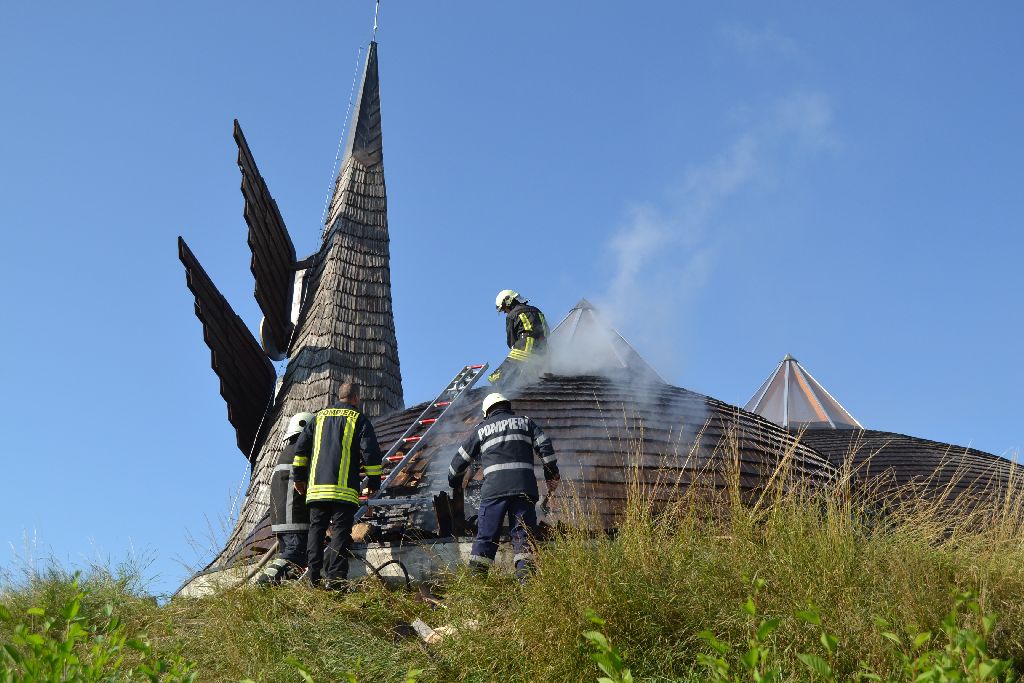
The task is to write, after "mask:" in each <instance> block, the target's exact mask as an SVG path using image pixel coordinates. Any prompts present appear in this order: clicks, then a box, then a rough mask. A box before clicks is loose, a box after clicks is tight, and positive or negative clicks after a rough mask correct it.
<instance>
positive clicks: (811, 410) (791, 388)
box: [743, 353, 863, 429]
mask: <svg viewBox="0 0 1024 683" xmlns="http://www.w3.org/2000/svg"><path fill="white" fill-rule="evenodd" d="M743 408H744V410H748V411H750V412H752V413H757V414H758V415H760V416H761V417H763V418H766V419H768V420H771V421H772V422H774V423H775V424H778V425H782V426H783V427H786V428H788V429H863V427H862V426H861V424H860V422H858V421H857V420H856V418H854V417H853V415H851V414H850V413H849V412H848V411H847V410H846V408H844V407H843V406H841V405H840V404H839V401H837V400H835V399H834V398H832V395H831V394H830V393H828V392H827V391H825V387H823V386H821V384H819V383H818V381H817V380H816V379H814V377H812V376H811V373H809V372H807V370H805V369H804V368H803V366H802V365H800V363H798V362H797V360H796V358H793V356H791V355H789V354H788V353H787V354H786V357H785V358H783V359H782V362H781V363H779V366H778V367H777V368H775V372H773V373H772V374H771V376H769V377H768V379H766V380H765V381H764V384H762V385H761V388H760V389H758V390H757V393H755V394H754V396H753V397H752V398H751V399H750V400H749V401H748V402H747V405H745V406H744V407H743Z"/></svg>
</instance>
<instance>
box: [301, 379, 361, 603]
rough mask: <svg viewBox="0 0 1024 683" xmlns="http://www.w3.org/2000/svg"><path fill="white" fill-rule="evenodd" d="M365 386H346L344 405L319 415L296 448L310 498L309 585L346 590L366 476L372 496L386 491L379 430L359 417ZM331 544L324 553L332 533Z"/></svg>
mask: <svg viewBox="0 0 1024 683" xmlns="http://www.w3.org/2000/svg"><path fill="white" fill-rule="evenodd" d="M359 391H360V390H359V385H358V384H356V383H355V382H345V383H343V384H342V385H341V387H340V388H339V389H338V401H337V402H336V403H334V404H332V405H331V406H330V407H329V408H325V409H324V410H321V411H319V412H318V413H317V414H316V417H315V418H314V419H313V421H312V422H310V423H309V424H308V425H306V428H305V429H304V430H303V431H302V434H300V435H299V439H298V441H297V442H296V444H295V469H294V477H295V487H296V490H297V491H298V492H299V493H304V494H305V495H306V505H307V506H308V508H309V543H308V545H307V551H306V560H307V564H308V565H309V581H310V582H311V583H312V584H313V585H314V586H318V585H321V583H320V582H321V579H323V586H324V587H325V588H328V589H342V588H344V586H345V580H346V578H347V577H348V560H349V547H350V546H351V545H352V520H353V518H354V517H355V514H356V511H357V510H358V509H359V505H360V500H359V490H360V482H361V480H362V475H361V474H360V467H362V469H363V471H365V473H366V475H367V477H368V479H369V488H370V491H371V492H373V491H376V490H377V489H378V488H380V475H381V453H380V446H379V445H378V444H377V436H376V434H374V431H373V425H371V424H370V420H369V419H367V417H366V416H365V415H363V414H362V413H361V412H359V409H358V408H357V406H358V405H359V400H360V397H359ZM328 527H330V530H331V541H330V545H329V546H328V547H327V549H326V552H325V550H324V540H325V537H326V534H327V529H328Z"/></svg>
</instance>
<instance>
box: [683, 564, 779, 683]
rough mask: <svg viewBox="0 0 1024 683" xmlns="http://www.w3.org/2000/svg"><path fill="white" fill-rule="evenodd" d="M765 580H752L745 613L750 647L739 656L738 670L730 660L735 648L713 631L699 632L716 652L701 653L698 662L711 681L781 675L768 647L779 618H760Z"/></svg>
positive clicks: (761, 680)
mask: <svg viewBox="0 0 1024 683" xmlns="http://www.w3.org/2000/svg"><path fill="white" fill-rule="evenodd" d="M764 586H765V581H764V579H760V578H758V579H755V580H754V581H753V582H752V588H753V591H752V594H751V595H748V596H747V599H746V600H745V601H744V602H743V607H742V610H743V613H744V614H745V615H746V618H747V620H748V621H749V622H750V635H749V638H748V639H747V648H746V650H744V651H742V652H741V653H740V655H739V657H738V660H739V661H738V663H739V669H738V670H737V669H734V668H733V666H732V664H731V663H730V661H729V660H730V655H731V654H732V652H733V649H734V648H733V647H732V646H731V645H729V644H727V643H724V642H722V641H720V640H719V639H718V638H716V637H715V635H714V634H713V633H712V632H711V631H701V632H700V633H698V634H697V636H698V637H699V638H701V639H702V640H703V641H704V642H705V643H707V645H708V646H709V647H710V648H711V649H712V651H713V652H714V654H707V653H699V654H698V655H697V663H698V664H699V665H701V666H702V667H704V668H705V669H707V671H708V674H709V675H710V679H709V680H712V681H744V680H750V681H755V683H769V682H770V681H778V680H780V678H781V675H782V674H781V671H780V669H779V668H778V667H777V666H775V665H773V664H772V662H771V655H772V650H771V648H770V646H769V639H770V638H771V635H772V634H773V633H774V632H775V631H776V630H777V629H778V628H779V624H781V623H782V622H781V620H780V619H761V620H758V609H757V602H756V600H755V599H756V597H757V595H758V594H759V593H760V592H761V590H762V589H764Z"/></svg>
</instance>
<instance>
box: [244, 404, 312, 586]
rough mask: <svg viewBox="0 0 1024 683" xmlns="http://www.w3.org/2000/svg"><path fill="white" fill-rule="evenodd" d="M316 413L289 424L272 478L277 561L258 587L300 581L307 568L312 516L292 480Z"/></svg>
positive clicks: (294, 418)
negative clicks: (306, 431) (304, 437)
mask: <svg viewBox="0 0 1024 683" xmlns="http://www.w3.org/2000/svg"><path fill="white" fill-rule="evenodd" d="M312 420H313V413H296V414H295V415H292V417H291V419H290V420H288V427H287V428H286V429H285V432H284V448H282V449H281V455H280V457H278V459H277V466H276V467H275V468H274V472H273V474H271V475H270V530H271V531H273V532H274V533H275V534H277V548H278V550H277V557H275V558H274V559H273V560H271V561H270V564H268V565H267V566H266V568H265V569H264V570H263V572H262V573H261V574H260V576H259V578H258V579H257V580H256V583H257V584H258V585H261V586H273V585H277V584H279V583H281V581H283V580H286V579H297V578H299V575H300V574H301V573H302V570H303V569H305V567H306V545H307V537H308V535H309V512H308V511H307V510H306V497H305V496H304V495H302V494H301V493H299V491H298V490H296V487H295V479H294V478H293V477H292V468H293V460H294V459H295V442H296V441H297V440H298V438H299V434H301V433H302V430H303V429H305V427H306V425H307V424H309V423H310V422H312Z"/></svg>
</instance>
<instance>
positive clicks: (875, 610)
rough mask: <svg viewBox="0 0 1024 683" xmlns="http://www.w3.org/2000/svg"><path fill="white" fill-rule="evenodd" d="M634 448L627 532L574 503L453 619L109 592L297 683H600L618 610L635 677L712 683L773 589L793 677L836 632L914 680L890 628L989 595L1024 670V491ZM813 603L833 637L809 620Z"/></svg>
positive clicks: (170, 646)
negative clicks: (412, 673) (745, 470)
mask: <svg viewBox="0 0 1024 683" xmlns="http://www.w3.org/2000/svg"><path fill="white" fill-rule="evenodd" d="M636 437H637V438H635V439H634V440H633V441H632V442H630V443H629V444H628V449H629V452H630V458H629V462H628V463H627V467H628V468H629V470H630V472H631V476H630V477H629V478H628V479H629V482H628V484H627V486H628V498H627V503H626V506H625V509H624V510H623V512H622V514H621V516H620V518H619V520H618V525H617V531H616V533H615V534H613V535H608V534H605V533H603V532H601V531H600V527H601V523H600V521H599V520H601V516H600V515H599V514H598V511H596V510H591V509H587V507H586V505H584V504H583V503H582V502H581V497H575V498H573V497H572V496H570V497H569V501H568V502H566V503H565V504H566V505H568V506H570V508H571V509H570V510H566V515H565V517H566V518H571V519H573V520H575V522H576V523H575V524H574V525H573V526H571V527H565V528H561V529H559V530H558V532H557V534H556V538H555V539H554V540H552V541H551V542H549V543H545V544H543V545H542V546H541V547H540V549H539V556H538V569H537V574H536V576H535V577H534V578H533V579H532V580H531V581H530V582H529V583H528V584H527V585H526V586H524V587H520V586H519V585H518V584H516V583H515V582H514V581H513V580H512V579H511V578H510V577H508V576H505V575H502V574H492V575H491V576H490V577H487V578H486V579H480V578H478V577H474V576H472V575H470V574H468V573H466V572H457V573H455V574H453V575H450V576H447V577H444V578H443V579H442V580H440V581H439V582H438V584H437V585H436V586H435V590H436V591H437V592H439V593H442V594H443V596H444V607H441V608H432V607H430V606H429V605H427V604H425V603H423V602H420V601H418V600H416V599H415V598H414V596H412V595H410V594H407V593H400V592H390V591H387V590H385V589H384V588H382V587H380V586H377V585H375V584H373V583H372V582H367V583H366V584H364V589H363V590H361V591H359V592H357V593H355V594H351V595H333V594H325V593H322V592H314V591H309V590H304V589H302V588H299V587H294V586H293V587H284V588H281V589H275V590H260V589H255V588H241V589H234V590H228V591H225V592H223V593H221V594H219V595H217V596H214V597H210V598H205V599H200V600H184V599H175V600H172V601H170V603H168V604H167V605H165V606H163V607H157V606H156V605H155V604H153V603H152V602H151V601H147V600H144V599H141V598H140V597H139V595H138V592H139V591H138V589H137V586H134V585H130V584H129V583H123V585H124V590H122V591H120V592H119V591H118V590H117V589H116V586H117V585H118V584H117V582H116V581H115V582H113V583H110V582H109V581H106V582H105V581H99V582H97V583H96V585H97V586H98V589H99V591H100V592H101V593H102V595H103V596H104V597H105V599H107V598H109V599H112V601H114V602H117V603H118V604H119V605H120V609H125V610H128V611H129V612H130V614H129V618H128V619H126V621H127V622H129V623H130V624H131V625H132V627H133V628H134V629H135V630H136V631H137V632H139V633H145V634H146V635H147V636H148V638H149V640H150V642H152V643H153V645H154V647H155V648H156V649H158V650H160V651H165V652H169V653H174V654H176V655H180V656H182V657H184V658H185V659H187V660H189V661H193V662H195V663H196V665H197V666H198V670H199V671H200V680H207V681H238V680H240V679H243V678H251V679H254V680H258V681H288V680H296V681H298V680H301V679H300V677H299V674H298V672H297V669H296V668H295V665H294V664H293V663H292V662H301V663H302V665H303V666H304V667H306V668H307V669H308V670H309V672H310V675H311V676H312V677H313V679H314V680H315V681H318V682H323V681H335V680H347V679H346V676H347V675H348V672H353V673H355V674H356V675H357V676H358V677H359V680H378V681H401V680H404V676H405V673H406V672H407V671H408V670H409V669H423V670H424V673H423V674H422V676H421V678H420V680H423V681H481V682H482V681H545V682H548V681H573V682H575V681H587V680H595V679H596V678H597V671H596V668H595V666H594V663H593V662H592V661H591V659H590V657H589V648H588V645H587V643H586V641H585V640H584V639H583V638H582V637H581V634H582V632H583V631H585V630H588V629H590V628H591V627H592V624H591V623H590V622H589V621H588V618H587V613H588V610H594V611H595V612H597V613H598V614H600V615H601V616H602V617H603V619H604V620H605V627H604V628H605V631H606V633H607V635H608V636H609V637H610V638H611V640H612V642H613V643H614V644H615V646H616V647H617V648H618V649H619V650H620V651H622V652H623V653H624V654H625V656H626V664H627V665H628V666H629V667H630V669H631V670H632V672H633V675H634V677H635V679H636V680H646V681H673V680H674V681H678V680H694V681H696V680H704V679H705V671H704V670H703V669H702V668H701V667H700V666H699V664H698V655H700V654H706V653H708V652H709V649H708V644H707V642H706V640H705V639H702V638H701V637H699V635H698V634H699V633H701V632H702V631H710V632H712V633H713V634H714V635H715V636H716V637H717V638H718V639H719V640H721V641H723V642H725V643H729V644H731V645H734V646H736V647H737V648H738V649H742V648H745V647H746V646H747V642H748V638H749V636H750V618H749V616H748V615H746V614H745V613H744V612H743V611H742V610H741V609H740V605H741V604H742V603H743V602H744V601H745V599H746V598H747V596H748V595H750V594H751V584H752V581H754V580H755V579H761V580H763V581H764V582H765V587H764V589H763V590H761V591H760V592H759V594H758V595H757V597H756V601H757V610H758V613H759V615H763V617H764V618H778V619H780V620H781V621H780V624H779V626H778V629H777V630H776V631H775V632H774V633H772V634H771V636H770V637H769V638H768V641H767V644H766V647H767V648H769V649H770V651H771V657H772V658H773V661H774V662H777V664H778V665H779V666H780V667H781V668H782V670H783V672H784V679H785V680H811V677H810V673H809V672H808V669H807V668H806V667H805V666H804V665H802V664H801V663H800V662H799V660H798V658H797V655H798V654H800V653H808V652H819V653H820V652H821V645H820V643H819V637H820V633H821V630H822V629H824V630H826V631H827V632H828V633H830V634H833V635H835V636H836V638H837V639H838V643H839V645H838V649H837V652H836V654H835V656H834V658H832V660H831V662H832V666H833V668H834V669H835V670H836V672H837V674H838V679H839V680H843V679H848V678H852V676H853V675H854V674H855V673H856V672H857V671H858V670H860V669H861V668H862V667H863V666H867V667H869V668H871V669H872V670H874V671H875V672H877V673H879V674H880V675H881V676H882V677H883V678H884V679H888V680H902V678H901V675H900V668H899V663H898V661H897V658H896V655H895V654H894V650H893V647H892V646H891V644H889V643H888V641H886V639H885V638H883V637H882V635H881V631H882V629H881V628H880V627H879V626H878V625H877V619H879V618H880V619H884V620H885V621H886V622H888V623H889V624H891V625H892V626H891V627H890V628H891V629H892V630H894V631H896V632H898V633H902V632H904V631H906V632H912V633H917V632H920V631H924V630H931V631H933V632H935V633H938V631H939V625H940V622H941V620H942V618H943V616H944V615H946V614H947V613H948V612H949V610H950V607H951V604H952V598H951V595H952V593H953V591H954V590H958V591H972V592H974V593H976V594H977V596H978V599H979V602H980V604H981V607H982V610H983V611H984V612H988V613H994V614H996V615H997V616H998V622H997V626H996V628H995V630H994V632H993V634H992V637H991V638H990V646H991V651H992V654H993V655H994V656H997V657H1002V658H1008V659H1012V660H1013V661H1014V662H1015V666H1016V668H1017V670H1018V671H1020V670H1024V536H1022V532H1024V499H1022V497H1021V494H1020V491H1021V489H1022V487H1021V486H1020V485H1019V484H1020V482H1018V481H1011V482H1010V485H1009V486H1006V487H1005V488H1004V489H1002V490H1001V491H995V490H992V491H988V495H987V496H981V497H975V498H971V499H967V498H962V499H957V498H956V497H955V495H954V490H953V489H949V490H947V491H946V492H945V494H944V493H943V492H942V491H941V490H937V487H936V486H934V485H932V486H929V485H928V483H927V482H919V483H916V484H914V485H908V486H906V487H903V488H900V489H897V490H889V489H886V488H884V487H881V486H877V485H876V486H871V485H864V484H862V483H860V481H859V479H858V477H857V476H856V475H857V474H858V473H857V471H856V470H855V468H854V467H853V466H852V465H848V466H847V467H845V468H843V470H842V471H840V472H839V473H838V474H836V475H835V476H832V477H830V478H827V479H820V478H819V479H815V480H808V479H801V478H800V477H798V476H796V474H795V472H796V469H795V467H794V466H793V463H794V460H795V457H794V450H793V449H790V450H788V451H784V452H782V453H779V454H777V455H778V457H777V458H776V459H775V462H774V463H773V464H771V465H770V466H767V467H768V469H767V470H766V471H765V472H764V475H765V476H764V477H763V481H765V482H766V484H765V485H764V486H763V487H761V488H760V489H758V490H757V491H753V492H751V491H749V490H746V489H744V487H743V486H742V485H741V484H742V483H743V482H742V481H741V478H740V476H739V467H738V463H739V458H740V448H739V438H738V437H735V436H733V437H732V438H728V439H726V440H724V441H723V443H722V444H721V445H720V448H719V449H718V451H717V452H716V453H715V454H714V455H713V456H712V457H710V458H708V457H703V456H700V455H699V454H698V453H696V452H695V451H693V452H684V453H681V454H676V453H671V454H665V456H664V459H665V467H664V468H663V470H661V476H660V478H657V479H656V481H654V482H653V483H651V479H652V478H651V477H650V476H649V475H650V473H649V472H647V473H642V472H641V471H640V470H639V467H638V466H637V465H635V463H640V462H641V461H642V458H641V456H642V455H643V449H644V447H645V444H644V440H643V438H642V433H639V434H637V435H636ZM681 464H683V465H686V467H680V465H681ZM1014 477H1016V473H1015V474H1014ZM684 481H685V484H684ZM694 481H695V482H696V485H690V484H691V483H692V482H694ZM667 500H671V503H666V501H667ZM101 574H102V573H101ZM108 574H109V573H108ZM101 578H102V577H101ZM112 587H113V588H112ZM103 591H105V592H103ZM63 592H66V587H65V586H64V585H63V583H62V577H61V575H60V574H59V573H55V574H52V575H51V576H50V577H49V578H48V579H47V580H46V581H43V582H42V583H39V582H35V583H33V582H28V583H27V584H25V583H23V584H21V585H20V586H15V587H13V588H8V590H6V591H4V593H3V596H2V597H0V603H2V604H5V605H6V606H8V608H9V609H10V610H11V611H12V612H23V611H24V610H25V609H27V607H28V605H29V604H31V603H33V601H40V600H42V601H44V602H47V603H54V604H58V603H59V601H60V598H61V596H62V595H63ZM94 602H95V601H94ZM809 605H813V606H815V607H816V608H817V610H818V612H819V613H820V615H821V620H822V626H821V628H817V627H812V626H811V625H809V624H807V623H806V622H805V621H803V620H800V619H798V618H797V617H796V616H795V614H796V612H797V611H799V610H803V609H805V608H807V607H808V606H809ZM88 608H89V609H96V608H97V606H96V605H92V603H90V606H89V607H88ZM416 617H422V618H423V619H424V620H426V621H427V622H428V623H429V624H430V625H431V626H433V627H435V628H437V627H441V626H450V627H452V629H453V633H451V634H450V635H448V636H447V637H446V638H445V639H444V640H443V641H442V642H441V643H440V644H439V645H437V646H434V647H432V648H429V649H428V648H425V647H424V646H422V645H421V644H420V643H419V641H418V640H416V639H415V638H408V637H404V638H403V637H402V636H401V634H400V633H399V632H398V631H396V626H399V625H400V624H401V623H407V622H409V621H411V620H412V619H414V618H416ZM971 618H975V617H973V616H971V615H968V619H971ZM730 656H733V655H730Z"/></svg>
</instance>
